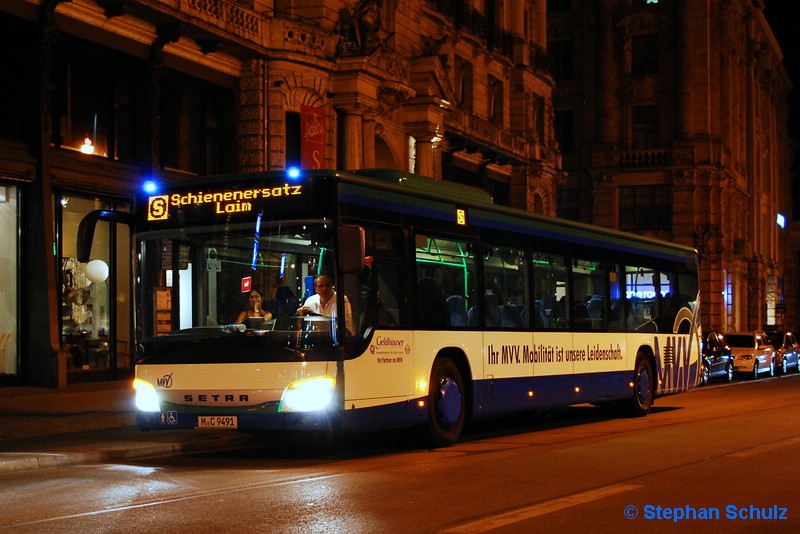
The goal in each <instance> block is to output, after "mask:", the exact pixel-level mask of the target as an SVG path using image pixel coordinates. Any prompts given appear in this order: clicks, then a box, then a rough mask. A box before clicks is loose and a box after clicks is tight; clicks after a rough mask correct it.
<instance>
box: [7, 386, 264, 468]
mask: <svg viewBox="0 0 800 534" xmlns="http://www.w3.org/2000/svg"><path fill="white" fill-rule="evenodd" d="M135 422H136V415H135V408H134V406H133V390H132V388H131V381H130V380H123V381H118V382H98V383H89V384H71V385H69V386H68V387H66V388H64V389H51V388H36V387H10V388H6V387H2V388H0V473H4V472H10V471H25V470H31V469H42V468H45V467H57V466H63V465H71V464H82V463H103V462H111V461H120V460H126V459H135V458H145V457H152V456H165V455H172V454H184V453H190V452H203V451H213V450H221V449H226V448H233V447H242V446H249V445H254V444H255V440H254V439H253V438H252V437H250V436H248V435H247V434H242V433H238V432H231V431H213V430H212V431H204V430H203V431H200V430H165V431H154V432H143V431H141V430H139V429H137V428H136V426H135Z"/></svg>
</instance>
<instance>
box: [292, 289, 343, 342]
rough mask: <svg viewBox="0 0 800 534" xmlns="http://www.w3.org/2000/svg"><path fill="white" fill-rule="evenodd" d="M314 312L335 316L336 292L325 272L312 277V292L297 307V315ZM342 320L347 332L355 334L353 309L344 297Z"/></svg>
mask: <svg viewBox="0 0 800 534" xmlns="http://www.w3.org/2000/svg"><path fill="white" fill-rule="evenodd" d="M307 313H316V314H318V315H323V316H325V317H336V292H335V291H334V290H333V280H332V279H331V277H330V276H329V275H327V274H319V275H317V276H316V277H315V278H314V294H313V295H311V296H310V297H308V298H307V299H306V301H305V302H304V303H303V305H302V306H300V307H299V308H297V314H298V315H305V314H307ZM344 320H345V325H346V326H347V333H348V334H350V335H351V336H352V335H354V334H355V329H354V328H353V310H352V308H351V307H350V301H349V300H347V297H345V298H344Z"/></svg>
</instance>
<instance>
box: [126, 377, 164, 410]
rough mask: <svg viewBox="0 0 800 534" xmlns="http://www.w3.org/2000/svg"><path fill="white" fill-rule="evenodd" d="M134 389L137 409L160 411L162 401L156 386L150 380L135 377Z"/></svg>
mask: <svg viewBox="0 0 800 534" xmlns="http://www.w3.org/2000/svg"><path fill="white" fill-rule="evenodd" d="M133 389H134V391H136V409H137V410H139V411H141V412H160V411H161V403H160V402H159V400H158V393H156V388H154V387H153V385H152V384H151V383H149V382H145V381H144V380H140V379H138V378H137V379H135V380H134V381H133Z"/></svg>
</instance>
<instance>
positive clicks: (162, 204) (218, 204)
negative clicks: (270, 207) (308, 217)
mask: <svg viewBox="0 0 800 534" xmlns="http://www.w3.org/2000/svg"><path fill="white" fill-rule="evenodd" d="M302 194H303V186H302V185H298V184H283V185H276V186H274V187H256V188H252V189H241V190H236V191H217V192H205V191H198V192H196V193H173V194H171V195H155V196H152V197H148V199H147V220H148V221H166V220H167V219H169V215H170V207H181V206H203V205H209V206H212V207H213V208H214V213H217V214H226V213H241V212H249V211H253V209H254V205H255V203H256V202H257V201H259V200H268V199H281V198H284V197H292V196H298V195H302Z"/></svg>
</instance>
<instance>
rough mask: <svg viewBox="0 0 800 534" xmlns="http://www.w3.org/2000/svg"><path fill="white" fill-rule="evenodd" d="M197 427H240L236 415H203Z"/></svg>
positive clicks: (199, 418) (198, 420)
mask: <svg viewBox="0 0 800 534" xmlns="http://www.w3.org/2000/svg"><path fill="white" fill-rule="evenodd" d="M197 428H239V419H237V417H236V416H235V415H201V416H200V417H198V418H197Z"/></svg>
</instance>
